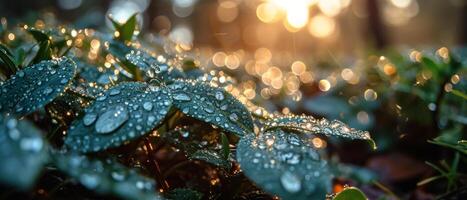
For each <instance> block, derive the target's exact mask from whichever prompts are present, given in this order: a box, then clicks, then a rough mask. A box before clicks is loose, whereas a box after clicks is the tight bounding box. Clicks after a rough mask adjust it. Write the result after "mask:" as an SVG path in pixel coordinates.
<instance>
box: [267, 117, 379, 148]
mask: <svg viewBox="0 0 467 200" xmlns="http://www.w3.org/2000/svg"><path fill="white" fill-rule="evenodd" d="M263 128H264V130H270V129H274V128H281V129H286V130H292V131H297V132H302V133H306V134H323V135H326V136H338V137H343V138H348V139H358V140H366V141H368V142H369V143H370V144H371V146H372V147H373V149H376V143H375V142H374V141H373V139H371V136H370V133H369V132H368V131H361V130H356V129H353V128H350V127H349V126H347V125H346V124H344V123H343V122H341V121H338V120H332V121H329V120H327V119H325V118H322V119H315V118H313V117H311V116H305V115H301V116H300V115H287V116H280V117H276V118H273V119H272V120H270V121H267V122H266V124H265V126H264V127H263Z"/></svg>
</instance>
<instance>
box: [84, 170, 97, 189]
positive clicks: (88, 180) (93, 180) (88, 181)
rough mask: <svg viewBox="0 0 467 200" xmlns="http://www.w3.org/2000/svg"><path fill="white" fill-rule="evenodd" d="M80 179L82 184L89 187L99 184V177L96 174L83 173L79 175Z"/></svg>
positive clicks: (92, 187)
mask: <svg viewBox="0 0 467 200" xmlns="http://www.w3.org/2000/svg"><path fill="white" fill-rule="evenodd" d="M80 181H81V183H82V184H83V185H85V186H86V187H88V188H91V189H94V188H96V187H97V186H98V185H99V177H97V176H96V175H91V174H83V175H81V177H80Z"/></svg>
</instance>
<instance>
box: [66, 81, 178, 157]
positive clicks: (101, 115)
mask: <svg viewBox="0 0 467 200" xmlns="http://www.w3.org/2000/svg"><path fill="white" fill-rule="evenodd" d="M171 106H172V100H171V97H170V94H169V93H168V91H167V89H165V88H162V87H155V86H152V85H148V84H145V83H140V82H125V83H121V84H119V85H116V86H114V87H112V88H110V89H109V90H107V91H106V92H105V93H104V94H102V95H100V96H98V97H97V99H96V101H95V102H94V103H93V104H91V105H90V106H89V107H88V108H86V109H85V113H84V116H83V117H82V118H81V119H78V120H75V121H74V122H73V123H72V125H71V126H70V129H69V133H68V135H67V138H66V139H65V143H66V144H67V145H68V146H69V147H71V148H72V149H73V150H77V151H80V152H96V151H100V150H104V149H108V148H111V147H118V146H120V145H122V144H124V143H125V142H129V141H131V140H135V139H137V138H139V137H141V136H143V135H145V134H147V133H149V132H150V131H151V130H153V129H154V128H156V127H157V126H158V125H160V124H161V123H162V120H163V119H164V118H165V115H166V114H167V113H168V111H169V109H170V108H171Z"/></svg>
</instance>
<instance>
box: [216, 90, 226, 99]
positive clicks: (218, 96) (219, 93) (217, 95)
mask: <svg viewBox="0 0 467 200" xmlns="http://www.w3.org/2000/svg"><path fill="white" fill-rule="evenodd" d="M215 96H216V99H217V100H219V101H222V100H224V94H222V92H221V91H217V92H216V95H215Z"/></svg>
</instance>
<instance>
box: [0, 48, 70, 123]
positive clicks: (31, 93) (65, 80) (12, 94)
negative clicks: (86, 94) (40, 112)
mask: <svg viewBox="0 0 467 200" xmlns="http://www.w3.org/2000/svg"><path fill="white" fill-rule="evenodd" d="M75 71H76V65H75V63H74V62H73V61H72V60H70V59H68V58H66V57H62V58H59V59H54V60H47V61H42V62H40V63H38V64H35V65H32V66H29V67H26V68H25V69H23V70H20V71H18V72H17V73H16V74H15V75H14V76H12V77H11V78H10V79H8V80H7V81H5V82H4V83H3V84H2V85H0V111H3V112H9V113H13V114H17V115H20V116H23V115H26V114H29V113H31V112H34V111H35V110H37V109H39V108H42V107H44V106H45V105H46V104H48V103H50V102H51V101H52V100H53V99H54V98H56V97H57V96H58V95H60V94H61V93H62V92H63V91H65V89H66V88H67V87H68V86H69V84H70V82H71V80H72V79H73V77H74V76H75Z"/></svg>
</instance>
